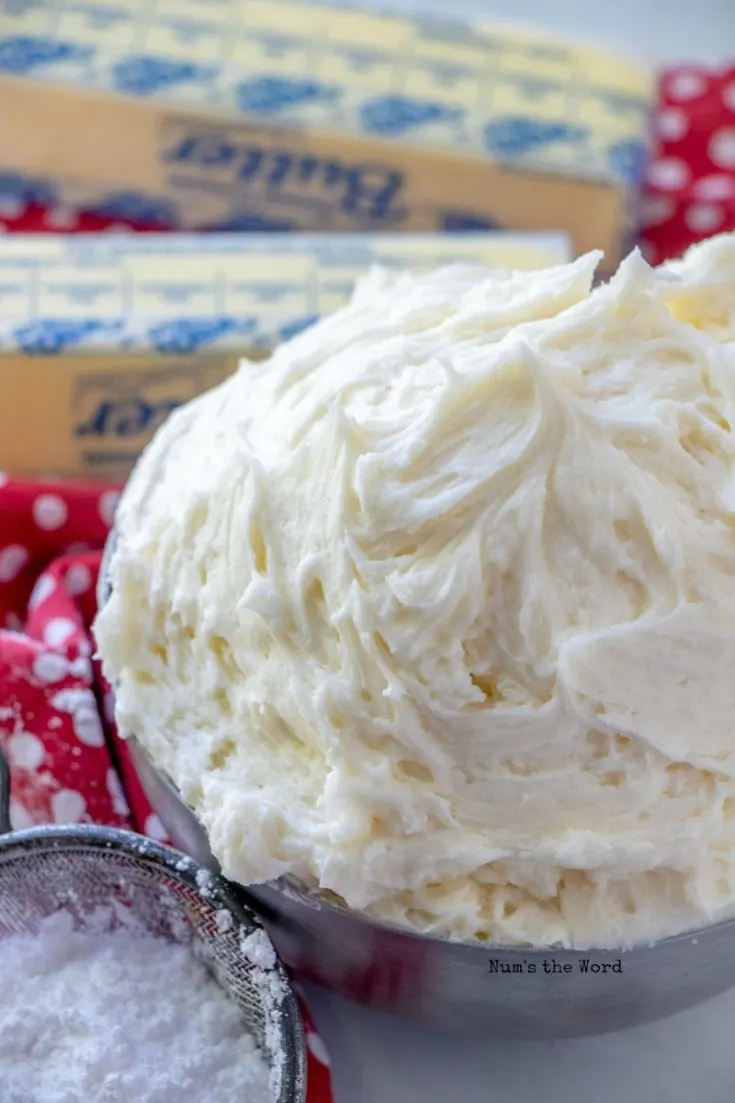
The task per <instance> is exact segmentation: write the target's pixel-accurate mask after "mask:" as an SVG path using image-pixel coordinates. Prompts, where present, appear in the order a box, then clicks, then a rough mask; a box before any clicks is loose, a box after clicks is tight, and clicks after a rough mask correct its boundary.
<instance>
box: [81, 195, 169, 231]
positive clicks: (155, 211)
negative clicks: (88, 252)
mask: <svg viewBox="0 0 735 1103" xmlns="http://www.w3.org/2000/svg"><path fill="white" fill-rule="evenodd" d="M87 209H88V210H89V211H90V213H91V214H96V215H99V216H100V217H102V218H119V219H121V220H125V221H127V222H150V223H152V224H153V225H155V226H167V227H171V228H174V227H176V226H178V224H179V212H178V208H177V206H176V204H175V203H172V202H169V200H167V199H157V198H155V197H153V196H148V195H139V194H138V193H137V192H114V193H113V194H112V195H108V196H106V197H105V198H104V200H103V201H102V202H101V203H96V204H94V206H92V207H89V208H87Z"/></svg>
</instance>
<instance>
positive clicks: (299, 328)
mask: <svg viewBox="0 0 735 1103" xmlns="http://www.w3.org/2000/svg"><path fill="white" fill-rule="evenodd" d="M318 321H319V315H318V314H307V315H306V317H305V318H294V319H293V320H292V321H290V322H286V324H285V325H283V326H281V328H280V329H279V330H278V336H279V337H280V339H281V340H282V341H289V340H290V339H291V338H292V337H296V336H298V334H299V333H302V332H303V331H304V330H305V329H308V328H309V326H313V325H314V323H315V322H318Z"/></svg>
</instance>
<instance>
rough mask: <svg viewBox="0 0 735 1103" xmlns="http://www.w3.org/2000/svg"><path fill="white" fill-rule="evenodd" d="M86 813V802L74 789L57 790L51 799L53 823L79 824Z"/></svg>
mask: <svg viewBox="0 0 735 1103" xmlns="http://www.w3.org/2000/svg"><path fill="white" fill-rule="evenodd" d="M86 811H87V802H86V800H85V799H84V797H83V796H82V794H81V793H77V792H76V791H75V790H74V789H59V791H58V792H57V793H54V794H53V796H52V797H51V814H52V816H53V817H54V823H79V821H80V820H81V819H82V817H83V816H84V813H85V812H86Z"/></svg>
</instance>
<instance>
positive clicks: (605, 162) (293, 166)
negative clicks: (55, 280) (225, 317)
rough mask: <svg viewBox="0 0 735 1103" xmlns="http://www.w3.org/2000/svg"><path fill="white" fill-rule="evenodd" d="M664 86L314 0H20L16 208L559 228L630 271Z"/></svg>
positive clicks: (6, 114)
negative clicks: (650, 129)
mask: <svg viewBox="0 0 735 1103" xmlns="http://www.w3.org/2000/svg"><path fill="white" fill-rule="evenodd" d="M652 96H653V84H652V80H651V77H650V75H649V73H648V72H647V71H645V70H644V69H642V68H641V67H639V66H638V65H636V64H633V63H631V62H629V61H627V60H625V59H623V58H619V57H616V56H613V55H610V54H608V53H605V52H603V51H601V50H599V49H595V48H592V47H586V46H580V45H578V44H577V43H575V42H569V41H566V40H565V39H560V38H555V37H553V36H550V35H549V34H548V33H545V32H540V31H529V30H522V29H513V28H509V27H507V26H505V25H487V24H483V25H482V26H469V25H464V24H461V23H451V22H446V21H440V20H437V19H422V20H416V19H410V18H407V17H394V16H389V15H384V14H375V13H367V12H362V11H356V10H354V9H344V8H342V9H338V8H330V7H326V6H324V5H322V4H311V5H310V4H305V3H298V2H293V0H157V2H156V3H151V2H150V0H63V2H62V0H9V2H8V3H6V4H4V5H0V151H1V156H0V195H2V194H3V193H4V194H5V195H6V196H7V195H11V196H14V197H20V198H22V199H37V200H40V201H41V202H43V203H47V204H49V203H54V202H60V203H65V204H70V205H73V206H75V207H83V208H85V209H90V210H97V211H100V212H102V213H105V214H108V215H109V214H112V215H116V216H132V217H134V218H138V219H144V220H146V221H152V222H153V223H154V224H160V225H162V226H163V225H165V226H175V227H179V228H200V229H201V228H209V229H220V230H243V229H246V230H263V231H266V230H267V231H278V230H303V231H314V230H318V231H338V232H354V231H364V230H369V231H373V232H377V231H381V232H394V231H403V230H413V231H416V230H418V231H436V230H456V229H475V230H480V229H483V230H488V229H498V228H500V229H505V230H522V231H534V232H535V231H546V230H558V231H564V232H567V233H569V234H570V235H571V237H572V240H573V244H574V247H575V250H576V251H578V252H579V251H584V250H587V249H590V248H593V247H599V248H602V249H604V250H605V251H606V253H607V255H608V263H609V265H610V266H611V267H612V266H614V265H615V264H616V262H617V260H618V257H619V253H620V251H621V249H623V248H624V247H625V241H626V234H627V233H628V232H629V230H630V228H631V222H630V215H631V202H632V198H633V196H634V193H635V190H636V186H637V184H638V182H639V180H640V178H641V174H642V170H643V164H644V153H645V143H646V132H647V120H648V115H649V109H650V107H651V103H652Z"/></svg>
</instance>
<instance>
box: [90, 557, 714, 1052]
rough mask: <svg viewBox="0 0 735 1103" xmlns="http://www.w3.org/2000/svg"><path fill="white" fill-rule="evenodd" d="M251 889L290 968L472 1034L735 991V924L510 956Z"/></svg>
mask: <svg viewBox="0 0 735 1103" xmlns="http://www.w3.org/2000/svg"><path fill="white" fill-rule="evenodd" d="M113 544H114V536H113V537H112V538H111V539H110V541H109V542H108V547H107V550H106V555H105V563H104V564H103V567H102V570H101V572H100V585H99V592H98V601H99V604H100V606H101V605H103V604H104V602H105V601H106V600H107V597H108V595H109V584H108V581H107V569H106V568H107V563H109V557H110V555H111V553H112V549H113ZM131 752H132V757H133V760H134V763H135V765H136V767H137V770H138V774H139V776H140V780H141V783H142V785H143V788H144V790H145V792H146V794H147V796H148V799H149V800H150V802H151V804H152V805H153V807H154V808H155V809H156V811H157V813H158V815H159V817H160V818H161V820H162V822H163V824H164V825H165V827H166V830H167V831H168V834H169V836H170V838H171V840H172V841H173V843H174V845H175V846H177V847H179V849H181V850H183V851H185V852H186V853H187V854H190V855H191V856H192V857H193V858H195V859H196V861H197V862H198V863H199V864H200V865H202V866H204V867H206V868H208V869H211V870H217V869H218V864H217V861H216V859H215V858H214V856H213V855H212V853H211V850H210V848H209V843H208V840H207V836H206V833H205V831H204V829H203V827H202V826H201V824H200V823H199V822H198V821H197V819H196V817H195V815H194V814H193V813H192V812H191V810H190V809H189V808H187V806H186V805H185V804H184V802H183V800H182V799H181V797H180V795H179V793H178V791H177V789H176V787H175V785H174V784H173V782H172V781H171V780H170V779H169V778H168V777H166V776H165V775H164V774H163V773H161V772H160V771H158V770H157V769H156V767H155V765H154V764H153V762H152V761H151V759H150V758H149V756H148V755H147V753H146V752H145V751H144V750H143V748H142V747H141V745H140V744H139V743H137V742H136V741H135V740H131ZM250 891H251V894H252V896H253V897H255V898H256V900H257V901H258V910H259V915H260V918H261V920H262V922H263V924H264V926H266V927H267V929H268V933H269V934H270V936H271V939H272V940H273V943H274V945H275V947H276V950H277V952H278V955H279V957H280V958H281V960H282V961H283V962H284V963H285V964H287V965H289V966H291V967H292V968H294V969H298V970H300V971H301V972H302V973H303V974H304V975H305V976H307V977H309V978H310V979H311V980H314V981H316V982H317V983H318V984H321V985H323V986H324V987H325V988H328V989H330V990H331V991H332V992H335V993H337V994H338V995H341V996H345V997H347V998H348V999H352V1000H356V1001H357V1002H359V1003H363V1004H366V1005H368V1006H370V1007H374V1008H376V1009H378V1010H381V1011H387V1012H391V1013H393V1014H396V1015H400V1016H402V1017H404V1018H409V1019H413V1020H415V1021H418V1022H421V1023H424V1024H426V1025H431V1026H439V1027H441V1028H445V1029H449V1030H457V1031H461V1032H462V1033H464V1034H468V1033H471V1034H480V1035H483V1034H484V1035H487V1034H491V1035H493V1036H494V1037H505V1038H516V1039H532V1038H570V1037H580V1036H582V1035H589V1034H603V1033H606V1032H608V1031H613V1030H621V1029H623V1028H625V1027H631V1026H635V1025H638V1024H640V1023H645V1022H650V1021H652V1020H655V1019H662V1018H665V1017H666V1016H667V1015H672V1014H674V1013H675V1012H677V1011H683V1010H684V1009H685V1008H688V1007H694V1006H695V1005H696V1004H698V1003H702V1002H703V1001H705V1000H707V999H710V998H711V997H713V996H716V995H719V994H720V993H721V992H725V991H727V989H729V988H732V987H735V920H732V921H728V922H726V923H720V924H717V925H715V926H711V927H707V928H704V929H702V930H698V931H692V932H690V933H688V934H685V935H679V936H677V937H675V938H668V939H664V940H663V941H661V942H658V943H656V944H655V945H652V946H639V947H636V948H634V949H631V950H627V951H624V952H621V951H584V952H581V951H570V950H548V951H546V950H509V949H506V948H504V947H496V946H490V945H482V944H480V943H461V942H450V941H447V940H444V939H439V938H433V937H426V936H422V935H418V934H414V933H412V932H410V931H408V930H405V929H403V928H400V927H397V926H394V925H392V924H389V923H383V922H380V921H378V920H374V919H369V918H366V917H364V916H361V915H358V914H356V913H354V912H351V911H349V910H347V909H345V908H341V907H338V906H336V905H335V904H333V903H331V902H327V901H325V900H321V899H320V898H318V897H317V896H315V895H313V894H310V893H305V892H302V891H300V890H299V889H298V887H296V886H293V885H291V884H290V883H288V882H287V881H278V882H273V883H270V884H267V885H259V886H255V887H254V888H253V887H251V889H250ZM585 962H586V963H587V965H588V969H587V971H583V969H584V963H585ZM532 966H533V967H534V968H531V967H532ZM603 966H608V968H607V969H603ZM613 966H614V968H613Z"/></svg>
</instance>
